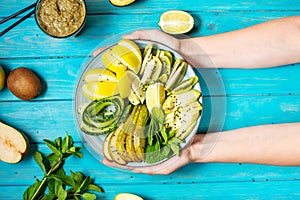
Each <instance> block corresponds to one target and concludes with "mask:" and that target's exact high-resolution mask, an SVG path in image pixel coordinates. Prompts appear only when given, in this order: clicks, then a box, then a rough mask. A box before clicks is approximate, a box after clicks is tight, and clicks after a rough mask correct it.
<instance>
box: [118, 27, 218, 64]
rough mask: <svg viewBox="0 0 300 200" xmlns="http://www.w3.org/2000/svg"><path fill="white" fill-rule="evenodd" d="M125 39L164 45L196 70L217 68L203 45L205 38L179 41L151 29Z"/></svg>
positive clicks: (137, 32)
mask: <svg viewBox="0 0 300 200" xmlns="http://www.w3.org/2000/svg"><path fill="white" fill-rule="evenodd" d="M123 38H124V39H129V40H150V41H154V42H158V43H161V44H164V45H166V46H168V47H170V48H171V49H173V50H174V51H176V52H177V53H179V54H180V55H181V56H182V57H183V58H184V59H185V60H186V61H187V62H188V63H189V64H190V65H191V66H193V67H196V68H200V67H205V68H213V67H216V65H215V64H214V63H213V62H212V60H211V58H210V56H209V55H208V54H207V53H206V51H205V50H204V49H203V47H202V45H201V44H206V42H205V39H204V37H197V38H190V37H188V36H183V35H181V38H183V39H177V38H175V37H173V36H171V35H169V34H167V33H164V32H162V31H160V30H157V29H151V30H137V31H135V32H133V33H130V34H126V35H123ZM203 39H204V40H203Z"/></svg>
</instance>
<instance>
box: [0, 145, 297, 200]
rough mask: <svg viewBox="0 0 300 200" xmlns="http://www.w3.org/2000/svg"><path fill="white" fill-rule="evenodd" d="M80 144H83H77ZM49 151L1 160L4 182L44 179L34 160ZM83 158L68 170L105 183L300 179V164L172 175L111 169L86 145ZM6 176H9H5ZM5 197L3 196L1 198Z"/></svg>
mask: <svg viewBox="0 0 300 200" xmlns="http://www.w3.org/2000/svg"><path fill="white" fill-rule="evenodd" d="M76 145H80V144H76ZM36 149H38V150H39V151H41V152H43V153H48V152H49V149H48V148H47V147H46V145H44V144H38V145H32V147H31V149H30V152H29V154H28V155H27V157H26V158H25V159H24V160H23V161H22V162H21V163H18V164H7V163H3V162H0V169H5V170H0V177H2V178H1V179H0V185H29V184H32V183H33V182H34V181H35V179H37V178H38V179H41V178H42V176H43V172H42V171H41V169H39V167H38V165H37V164H36V163H35V161H34V160H33V155H32V154H33V151H35V150H36ZM82 152H83V155H84V157H83V158H82V159H79V158H76V157H71V158H70V159H68V160H67V161H66V163H65V165H64V168H65V170H66V172H67V173H69V172H70V170H72V171H75V170H76V171H81V172H83V173H85V174H86V175H89V176H91V177H92V178H94V179H95V180H96V181H97V182H98V183H103V184H118V183H119V184H128V185H131V184H154V183H157V184H177V183H189V184H191V183H193V182H197V183H201V184H203V183H218V182H219V183H220V182H223V183H225V182H252V181H256V182H265V181H286V180H294V179H299V178H300V167H281V166H267V165H254V164H239V163H236V164H235V163H233V164H230V163H207V164H189V165H187V166H185V167H183V168H181V169H179V170H178V171H176V172H174V173H172V174H170V175H146V174H136V173H132V172H130V171H125V170H119V169H113V168H109V167H107V166H105V165H103V164H101V163H100V162H99V161H98V160H96V159H95V158H94V157H93V156H92V155H91V154H90V153H89V152H88V151H87V150H86V149H85V148H84V149H83V151H82ZM4 177H5V178H4ZM0 199H1V198H0Z"/></svg>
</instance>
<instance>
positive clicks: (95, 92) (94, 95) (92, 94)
mask: <svg viewBox="0 0 300 200" xmlns="http://www.w3.org/2000/svg"><path fill="white" fill-rule="evenodd" d="M82 93H83V95H84V96H85V97H86V98H88V99H90V100H96V99H102V98H105V97H109V96H113V95H116V94H118V93H119V92H118V87H117V82H112V81H104V82H88V83H85V84H83V86H82Z"/></svg>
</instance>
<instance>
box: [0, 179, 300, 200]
mask: <svg viewBox="0 0 300 200" xmlns="http://www.w3.org/2000/svg"><path fill="white" fill-rule="evenodd" d="M101 186H102V187H103V188H104V190H105V193H99V194H97V196H98V198H97V199H113V198H114V197H115V196H116V195H117V194H118V193H122V192H130V193H134V194H137V195H140V196H141V197H143V198H144V199H145V200H152V199H163V200H165V199H166V200H167V199H175V200H177V199H178V200H181V199H183V198H187V199H192V200H201V199H274V200H277V199H291V200H294V199H298V198H299V196H300V192H299V190H298V188H299V187H300V181H282V182H280V181H276V182H272V181H268V182H245V183H242V184H241V183H236V182H234V183H232V182H225V183H213V184H211V183H201V184H199V183H191V184H186V183H177V184H134V185H127V184H124V185H123V184H113V185H110V184H101ZM26 188H27V186H19V187H16V186H0V199H12V200H14V199H15V200H19V199H21V197H22V195H23V191H24V190H26Z"/></svg>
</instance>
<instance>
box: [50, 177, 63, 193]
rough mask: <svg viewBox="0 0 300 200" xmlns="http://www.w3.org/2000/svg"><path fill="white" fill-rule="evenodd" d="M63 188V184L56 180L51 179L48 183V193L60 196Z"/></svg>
mask: <svg viewBox="0 0 300 200" xmlns="http://www.w3.org/2000/svg"><path fill="white" fill-rule="evenodd" d="M60 187H62V182H61V181H58V180H55V179H50V180H49V182H48V191H49V194H58V190H59V188H60Z"/></svg>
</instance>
